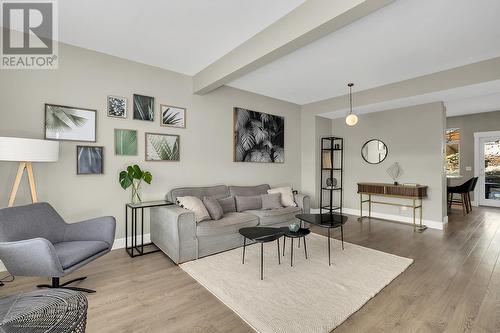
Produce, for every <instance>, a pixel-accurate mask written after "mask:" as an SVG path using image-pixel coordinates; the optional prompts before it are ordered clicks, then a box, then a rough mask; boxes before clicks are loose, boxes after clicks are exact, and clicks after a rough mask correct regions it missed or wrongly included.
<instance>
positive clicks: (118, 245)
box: [0, 234, 151, 272]
mask: <svg viewBox="0 0 500 333" xmlns="http://www.w3.org/2000/svg"><path fill="white" fill-rule="evenodd" d="M140 239H141V238H140V237H138V240H140ZM150 241H151V234H144V243H149V242H150ZM128 244H129V245H130V244H132V237H128ZM124 248H125V237H123V238H117V239H115V242H114V243H113V247H112V248H111V251H113V250H118V249H124ZM4 271H7V269H6V268H5V266H4V264H3V263H2V261H0V272H4Z"/></svg>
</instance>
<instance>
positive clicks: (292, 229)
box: [288, 223, 300, 232]
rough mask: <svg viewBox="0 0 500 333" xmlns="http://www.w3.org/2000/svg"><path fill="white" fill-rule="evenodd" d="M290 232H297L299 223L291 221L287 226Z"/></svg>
mask: <svg viewBox="0 0 500 333" xmlns="http://www.w3.org/2000/svg"><path fill="white" fill-rule="evenodd" d="M288 229H290V231H291V232H297V231H299V229H300V225H299V224H298V223H292V224H290V225H289V226H288Z"/></svg>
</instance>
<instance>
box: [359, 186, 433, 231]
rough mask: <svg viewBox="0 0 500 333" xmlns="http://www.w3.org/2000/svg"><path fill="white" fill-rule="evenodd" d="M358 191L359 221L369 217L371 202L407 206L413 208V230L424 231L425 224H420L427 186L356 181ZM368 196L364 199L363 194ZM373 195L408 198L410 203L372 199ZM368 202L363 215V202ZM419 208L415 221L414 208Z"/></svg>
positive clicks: (370, 214)
mask: <svg viewBox="0 0 500 333" xmlns="http://www.w3.org/2000/svg"><path fill="white" fill-rule="evenodd" d="M358 193H359V212H360V213H359V221H360V222H361V221H362V220H363V218H364V217H367V218H371V216H372V204H381V205H391V206H398V207H409V208H412V209H413V231H420V232H422V231H424V230H425V229H427V226H425V225H423V224H422V201H423V199H424V198H425V197H427V186H422V185H394V184H385V183H358ZM364 195H365V196H368V199H364V197H363V196H364ZM373 196H381V197H386V198H399V199H406V200H410V201H411V204H400V203H394V202H384V201H373V200H372V197H373ZM364 203H368V216H363V204H364ZM417 209H420V216H419V218H420V221H419V224H418V225H417V223H416V210H417Z"/></svg>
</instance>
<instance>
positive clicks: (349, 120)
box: [345, 83, 358, 126]
mask: <svg viewBox="0 0 500 333" xmlns="http://www.w3.org/2000/svg"><path fill="white" fill-rule="evenodd" d="M347 86H348V87H349V114H348V115H347V117H345V123H346V124H347V125H348V126H354V125H356V124H357V123H358V116H356V115H355V114H354V113H352V87H353V86H354V83H349V84H348V85H347Z"/></svg>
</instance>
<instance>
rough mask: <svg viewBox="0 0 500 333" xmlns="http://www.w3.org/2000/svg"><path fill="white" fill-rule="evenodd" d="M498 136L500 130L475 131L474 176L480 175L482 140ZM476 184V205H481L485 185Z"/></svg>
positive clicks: (499, 135)
mask: <svg viewBox="0 0 500 333" xmlns="http://www.w3.org/2000/svg"><path fill="white" fill-rule="evenodd" d="M495 136H498V137H500V131H490V132H475V133H474V177H479V176H480V175H479V174H480V172H479V169H480V168H481V166H480V165H479V150H480V148H481V147H480V142H481V139H482V138H488V137H495ZM479 185H480V184H479V182H478V186H476V188H475V189H474V201H475V202H476V205H477V206H479V205H480V201H481V198H482V197H481V196H482V195H483V191H484V186H479Z"/></svg>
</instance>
